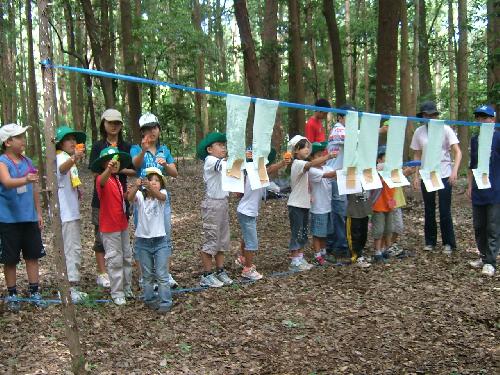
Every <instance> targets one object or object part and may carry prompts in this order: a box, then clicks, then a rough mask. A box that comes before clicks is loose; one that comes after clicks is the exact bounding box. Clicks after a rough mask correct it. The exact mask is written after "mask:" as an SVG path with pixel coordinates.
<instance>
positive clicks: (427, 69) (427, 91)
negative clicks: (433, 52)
mask: <svg viewBox="0 0 500 375" xmlns="http://www.w3.org/2000/svg"><path fill="white" fill-rule="evenodd" d="M419 1H420V3H419V12H420V14H419V25H418V30H419V34H418V35H419V41H418V43H419V54H418V65H419V67H420V69H419V73H420V77H419V81H420V101H424V100H435V99H436V97H435V95H434V91H433V90H432V78H431V65H430V62H429V42H428V40H429V39H428V38H429V35H428V34H427V21H426V16H427V11H426V8H425V0H419Z"/></svg>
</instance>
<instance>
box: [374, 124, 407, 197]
mask: <svg viewBox="0 0 500 375" xmlns="http://www.w3.org/2000/svg"><path fill="white" fill-rule="evenodd" d="M407 122H408V120H407V118H406V117H400V116H391V118H390V119H389V131H388V133H387V148H386V152H385V162H384V170H383V171H380V172H379V173H380V175H381V176H382V178H383V179H384V181H385V182H386V184H387V186H389V187H390V188H395V187H401V186H405V185H410V182H409V181H408V179H407V178H406V177H405V176H404V174H403V170H402V166H403V148H404V143H405V134H406V125H407Z"/></svg>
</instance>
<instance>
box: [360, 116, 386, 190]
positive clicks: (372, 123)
mask: <svg viewBox="0 0 500 375" xmlns="http://www.w3.org/2000/svg"><path fill="white" fill-rule="evenodd" d="M380 118H381V115H379V114H374V113H363V116H362V117H361V125H360V127H359V138H358V163H357V167H358V176H359V179H360V180H361V185H362V186H363V189H365V190H372V189H380V188H382V181H380V177H379V175H378V172H377V148H378V129H379V126H380Z"/></svg>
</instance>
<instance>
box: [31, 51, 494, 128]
mask: <svg viewBox="0 0 500 375" xmlns="http://www.w3.org/2000/svg"><path fill="white" fill-rule="evenodd" d="M41 65H42V66H44V67H46V68H54V69H62V70H67V71H70V72H75V73H81V74H87V75H91V76H96V77H103V78H110V79H118V80H121V81H128V82H134V83H142V84H147V85H155V86H163V87H169V88H172V89H177V90H183V91H188V92H195V93H199V94H206V95H215V96H219V97H226V96H228V95H229V94H228V93H226V92H221V91H212V90H204V89H199V88H196V87H190V86H184V85H179V84H176V83H170V82H164V81H157V80H154V79H148V78H141V77H135V76H130V75H126V74H117V73H109V72H103V71H101V70H94V69H85V68H78V67H74V66H66V65H54V64H52V63H51V61H50V60H43V61H42V62H41ZM256 99H258V98H256V97H251V101H252V102H255V101H256ZM278 105H279V106H280V107H287V108H296V109H307V110H311V111H321V112H333V113H338V114H341V115H345V114H347V111H346V110H343V109H338V108H325V107H317V106H315V105H308V104H299V103H291V102H285V101H280V102H279V104H278ZM358 113H359V116H360V117H361V116H363V114H365V113H369V112H358ZM391 117H406V118H407V119H408V120H410V121H418V122H429V119H424V118H420V117H411V116H397V115H387V114H381V118H382V119H384V120H388V119H390V118H391ZM444 123H445V124H447V125H464V126H480V125H481V123H480V122H470V121H459V120H444ZM495 126H496V127H500V123H497V124H495Z"/></svg>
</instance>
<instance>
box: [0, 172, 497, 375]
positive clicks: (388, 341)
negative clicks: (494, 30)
mask: <svg viewBox="0 0 500 375" xmlns="http://www.w3.org/2000/svg"><path fill="white" fill-rule="evenodd" d="M82 169H83V168H82ZM179 169H180V176H181V177H179V178H178V179H177V180H175V181H173V180H172V181H170V191H171V193H172V205H173V209H172V211H173V220H172V221H173V240H174V246H175V249H174V256H173V270H172V271H173V275H174V276H175V278H176V279H177V281H178V282H179V283H180V285H181V287H182V288H184V287H192V286H196V285H197V283H198V281H199V273H200V259H199V253H198V251H199V250H198V249H199V248H200V242H201V217H200V210H199V205H200V201H201V200H202V196H203V179H202V176H201V166H200V164H199V163H193V162H188V163H186V164H182V163H181V164H180V165H179ZM82 173H84V174H85V173H86V172H84V171H82ZM84 177H85V178H84V179H83V180H84V184H85V192H86V196H85V199H84V203H83V204H82V215H83V220H82V223H83V225H82V228H83V229H82V230H83V235H82V238H83V248H84V251H83V265H82V274H83V280H82V289H83V290H84V291H87V292H89V293H91V295H92V296H93V297H102V298H109V295H108V294H107V292H106V291H104V290H100V289H98V288H97V287H96V284H95V266H94V264H95V262H94V259H93V253H92V251H91V246H92V241H93V228H92V225H91V224H90V197H91V184H92V178H91V176H90V175H86V174H85V176H84ZM463 190H464V189H463V187H462V189H460V188H458V189H456V190H455V193H454V203H453V206H454V211H453V212H454V220H455V230H456V236H457V242H458V250H459V251H458V253H457V254H456V255H454V256H452V257H447V256H445V255H443V254H442V253H441V252H435V253H431V254H428V253H424V252H423V251H422V246H423V245H422V240H423V206H422V203H421V201H420V199H419V194H415V198H414V199H413V198H412V197H411V195H412V194H411V193H410V194H409V196H408V199H409V204H408V207H407V208H406V209H404V219H405V225H406V234H405V236H404V238H403V239H402V241H401V244H402V245H403V247H404V248H406V249H407V250H410V251H412V252H414V254H415V256H414V257H407V258H404V259H402V260H393V261H391V262H390V264H385V265H373V266H372V267H371V268H369V269H359V268H356V267H354V266H333V265H330V266H327V267H317V268H315V269H313V270H311V271H309V272H305V273H301V274H293V275H289V276H282V277H270V276H269V275H270V274H272V273H275V272H279V271H286V270H287V267H288V259H287V245H288V236H289V234H288V233H289V227H288V217H287V209H286V200H268V201H267V202H265V203H264V204H263V205H262V209H261V213H260V216H259V220H258V230H259V237H260V243H261V250H260V251H259V253H258V256H257V258H256V264H257V269H258V270H259V271H261V272H263V273H264V275H265V276H267V277H265V278H264V279H263V280H261V281H259V282H257V283H254V284H245V285H234V286H232V287H226V288H221V289H218V290H213V289H212V290H206V291H203V292H197V293H185V294H176V295H175V296H174V303H175V305H174V307H173V309H172V311H171V312H170V313H168V314H166V315H161V316H160V315H157V314H156V313H154V312H152V311H150V310H147V309H146V308H145V307H144V306H143V304H142V303H141V301H140V300H136V301H133V302H131V303H128V304H127V305H126V306H125V307H120V308H119V307H116V306H114V305H113V304H109V303H108V304H91V303H89V304H86V305H79V306H77V308H76V311H77V320H78V324H79V329H80V340H81V343H82V349H83V352H84V355H85V359H86V361H87V365H86V368H87V369H88V370H89V371H90V373H92V374H251V373H253V374H344V373H345V374H380V373H385V374H403V373H404V374H498V369H499V366H500V345H499V343H500V303H499V301H500V298H499V297H500V282H499V280H500V278H499V277H498V276H496V277H495V278H486V277H483V276H481V275H480V272H479V271H477V270H473V269H471V268H470V267H469V266H468V261H470V260H474V259H476V258H477V254H475V253H474V251H473V249H474V248H475V245H474V236H473V232H472V230H471V209H470V203H469V201H468V200H467V198H466V197H465V196H464V194H463ZM231 228H232V237H231V240H232V252H231V253H230V254H228V256H227V259H226V264H227V268H228V270H229V272H230V274H231V275H233V276H234V277H235V278H237V277H238V270H237V269H236V266H235V265H234V263H233V260H234V257H235V254H236V251H237V249H238V246H239V243H238V238H239V228H238V225H237V221H236V199H231ZM44 242H45V243H46V244H50V243H51V239H50V233H49V230H48V229H46V230H45V233H44ZM46 250H47V254H48V255H47V256H46V257H45V258H44V259H43V260H42V262H41V278H42V286H43V290H44V294H45V295H47V296H49V295H52V296H53V295H55V294H56V273H55V262H54V258H55V254H54V251H53V250H52V249H51V246H50V245H47V247H46ZM368 253H370V251H368ZM307 256H308V257H309V258H310V257H311V252H310V250H309V252H308V254H307ZM18 277H19V282H18V285H19V288H20V289H21V290H23V291H24V290H26V276H25V271H24V266H20V267H19V270H18ZM134 282H135V284H134V285H135V288H136V290H137V278H136V277H135V281H134ZM0 288H1V289H2V290H5V281H4V279H3V275H1V276H0ZM0 348H1V349H0V373H10V374H67V373H69V370H70V358H69V351H68V349H67V347H66V340H65V331H64V326H63V318H62V315H61V308H60V306H59V305H51V306H50V307H49V308H47V309H46V310H43V311H42V310H36V309H35V308H33V307H31V306H28V305H23V307H22V310H21V312H19V313H18V314H11V313H8V312H6V311H4V306H3V305H2V304H0Z"/></svg>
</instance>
